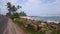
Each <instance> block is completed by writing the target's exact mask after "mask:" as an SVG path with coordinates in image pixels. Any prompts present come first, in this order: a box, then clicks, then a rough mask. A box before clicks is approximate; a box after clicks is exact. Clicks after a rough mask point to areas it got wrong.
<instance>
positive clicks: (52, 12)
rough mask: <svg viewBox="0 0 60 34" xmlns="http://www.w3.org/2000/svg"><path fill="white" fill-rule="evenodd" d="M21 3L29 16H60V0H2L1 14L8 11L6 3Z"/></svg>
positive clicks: (0, 0)
mask: <svg viewBox="0 0 60 34" xmlns="http://www.w3.org/2000/svg"><path fill="white" fill-rule="evenodd" d="M7 2H11V4H12V5H16V6H17V5H20V6H22V9H19V10H17V12H21V11H24V12H25V13H26V14H27V15H28V16H60V0H0V14H6V13H7V12H8V10H7V7H6V3H7Z"/></svg>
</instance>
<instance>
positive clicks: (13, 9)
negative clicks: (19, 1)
mask: <svg viewBox="0 0 60 34" xmlns="http://www.w3.org/2000/svg"><path fill="white" fill-rule="evenodd" d="M7 8H8V11H9V12H8V13H9V16H10V15H11V14H14V13H16V11H17V10H18V9H19V8H21V6H19V5H18V6H17V7H15V5H12V4H11V3H10V2H8V3H7ZM7 15H8V14H7Z"/></svg>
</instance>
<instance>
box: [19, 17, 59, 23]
mask: <svg viewBox="0 0 60 34" xmlns="http://www.w3.org/2000/svg"><path fill="white" fill-rule="evenodd" d="M20 18H24V19H30V20H35V21H43V22H47V23H51V22H54V23H56V24H58V23H60V22H58V21H53V20H47V21H46V20H37V19H33V18H32V17H28V16H22V17H20Z"/></svg>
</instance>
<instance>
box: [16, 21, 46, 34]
mask: <svg viewBox="0 0 60 34" xmlns="http://www.w3.org/2000/svg"><path fill="white" fill-rule="evenodd" d="M16 24H17V25H18V26H19V27H21V28H22V29H23V30H25V31H26V32H27V33H28V34H44V33H45V32H44V31H42V32H38V31H35V30H34V29H32V28H30V27H27V28H26V27H24V26H23V25H22V24H23V23H22V22H20V21H16Z"/></svg>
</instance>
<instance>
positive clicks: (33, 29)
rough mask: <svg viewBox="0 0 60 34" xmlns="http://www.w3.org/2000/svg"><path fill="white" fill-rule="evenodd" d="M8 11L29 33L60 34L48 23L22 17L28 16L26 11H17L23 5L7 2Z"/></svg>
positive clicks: (16, 22)
mask: <svg viewBox="0 0 60 34" xmlns="http://www.w3.org/2000/svg"><path fill="white" fill-rule="evenodd" d="M7 8H8V11H9V12H8V13H7V14H6V16H7V17H9V18H11V19H12V20H13V21H14V23H15V24H17V25H18V26H19V27H21V28H22V29H23V30H25V31H26V32H27V34H60V33H58V32H56V30H55V29H54V28H52V27H49V25H47V23H45V22H41V21H35V20H30V19H24V18H20V16H27V15H26V13H25V12H22V11H21V12H20V13H17V12H16V11H17V10H18V9H19V8H22V6H19V5H18V6H17V7H16V6H15V5H12V4H11V3H10V2H8V3H7Z"/></svg>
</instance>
